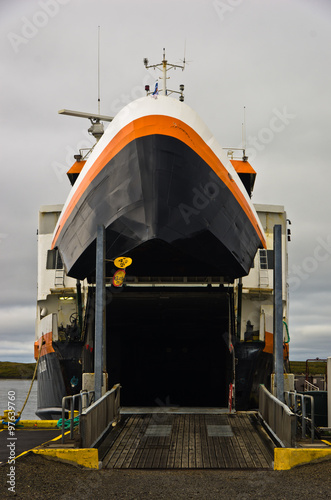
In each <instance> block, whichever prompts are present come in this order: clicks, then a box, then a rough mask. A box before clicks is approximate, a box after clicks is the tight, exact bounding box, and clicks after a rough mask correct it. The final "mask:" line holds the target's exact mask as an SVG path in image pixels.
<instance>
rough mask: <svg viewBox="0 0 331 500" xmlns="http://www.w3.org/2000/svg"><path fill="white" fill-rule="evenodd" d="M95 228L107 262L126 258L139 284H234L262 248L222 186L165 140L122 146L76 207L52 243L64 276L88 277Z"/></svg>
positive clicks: (192, 155) (189, 153) (185, 150)
mask: <svg viewBox="0 0 331 500" xmlns="http://www.w3.org/2000/svg"><path fill="white" fill-rule="evenodd" d="M232 182H233V183H234V181H232ZM234 185H235V184H234ZM242 189H244V188H243V187H242ZM100 224H103V225H104V226H105V227H106V240H107V241H106V252H107V258H108V259H113V258H116V257H118V256H120V255H125V254H129V255H130V257H132V258H133V264H132V266H131V268H130V273H132V274H133V275H136V276H146V275H149V276H151V275H155V276H177V275H179V276H192V275H193V276H198V275H200V276H224V277H229V278H235V277H239V276H243V275H246V274H248V272H249V269H250V266H251V264H252V261H253V258H254V256H255V253H256V250H257V248H258V247H259V246H261V241H260V238H259V236H258V234H257V231H256V229H255V228H254V227H253V224H252V222H251V220H250V219H249V217H248V215H247V214H246V212H245V211H244V209H243V207H242V206H241V204H240V203H239V202H238V201H237V199H236V198H235V196H234V194H233V193H232V192H231V191H230V189H229V188H228V187H227V186H226V185H225V183H224V182H223V181H222V180H221V179H220V178H219V177H218V175H216V173H215V172H214V171H213V170H212V169H211V167H210V166H209V165H208V164H207V163H206V162H205V161H203V160H202V158H201V157H200V156H199V155H198V154H197V153H196V152H194V151H193V150H192V149H191V148H189V147H188V146H187V145H185V144H184V143H182V142H181V141H179V140H178V139H174V138H172V137H168V136H166V135H164V136H162V135H153V136H146V137H142V138H139V139H136V140H134V141H132V142H131V143H129V144H128V145H127V146H125V147H124V148H123V149H122V150H121V151H120V152H119V153H118V154H117V155H116V156H115V157H114V158H113V159H112V160H111V161H110V162H109V163H108V164H107V165H106V166H105V167H104V168H103V170H102V171H101V172H100V173H99V174H98V175H97V177H96V178H95V179H94V180H93V181H92V182H91V184H90V185H89V187H88V188H87V191H86V192H85V193H84V195H83V196H82V198H81V199H80V200H79V201H78V202H77V204H76V208H75V210H74V212H73V213H72V214H71V215H70V216H69V218H68V220H67V222H66V225H65V227H64V229H63V230H62V232H61V235H60V237H59V240H58V242H57V244H58V247H59V250H60V253H61V255H62V258H63V261H64V263H65V265H66V268H67V271H68V275H70V276H72V277H75V278H78V279H83V278H85V277H88V276H90V275H93V273H94V269H95V237H96V228H97V225H100Z"/></svg>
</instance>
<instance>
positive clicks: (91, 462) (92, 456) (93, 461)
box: [31, 448, 99, 469]
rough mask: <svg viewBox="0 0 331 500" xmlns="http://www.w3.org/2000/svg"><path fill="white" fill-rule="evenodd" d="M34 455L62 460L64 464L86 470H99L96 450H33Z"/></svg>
mask: <svg viewBox="0 0 331 500" xmlns="http://www.w3.org/2000/svg"><path fill="white" fill-rule="evenodd" d="M31 451H32V452H33V453H35V454H36V455H43V456H45V457H49V458H54V459H55V460H64V461H66V462H70V463H74V464H78V465H82V466H83V467H87V468H88V469H99V455H98V450H97V449H96V448H80V449H61V448H57V449H36V448H35V449H33V450H31Z"/></svg>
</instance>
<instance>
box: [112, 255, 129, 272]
mask: <svg viewBox="0 0 331 500" xmlns="http://www.w3.org/2000/svg"><path fill="white" fill-rule="evenodd" d="M114 264H115V266H116V267H119V268H121V269H124V268H125V267H128V266H130V265H131V264H132V259H130V257H117V259H115V260H114Z"/></svg>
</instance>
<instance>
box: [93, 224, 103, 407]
mask: <svg viewBox="0 0 331 500" xmlns="http://www.w3.org/2000/svg"><path fill="white" fill-rule="evenodd" d="M105 248H106V242H105V228H104V226H102V225H100V226H98V227H97V252H96V279H95V346H94V377H95V378H94V390H95V400H96V401H97V400H98V399H100V398H101V394H102V373H103V348H105V346H103V335H104V331H105V303H106V289H105Z"/></svg>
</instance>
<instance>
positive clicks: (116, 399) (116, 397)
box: [79, 384, 121, 448]
mask: <svg viewBox="0 0 331 500" xmlns="http://www.w3.org/2000/svg"><path fill="white" fill-rule="evenodd" d="M120 389H121V386H120V384H117V385H114V387H113V388H112V389H111V390H110V391H108V392H106V394H104V395H103V396H102V397H101V398H100V399H98V400H97V401H96V402H95V403H93V404H92V405H91V406H89V407H88V408H86V409H85V410H83V412H82V413H81V415H80V419H79V433H80V446H81V448H93V447H94V446H95V445H96V443H97V442H98V441H100V439H101V438H102V436H103V435H104V434H105V433H106V432H107V431H108V429H109V428H110V427H111V426H112V424H113V423H115V422H118V420H119V418H120V417H119V409H120Z"/></svg>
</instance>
